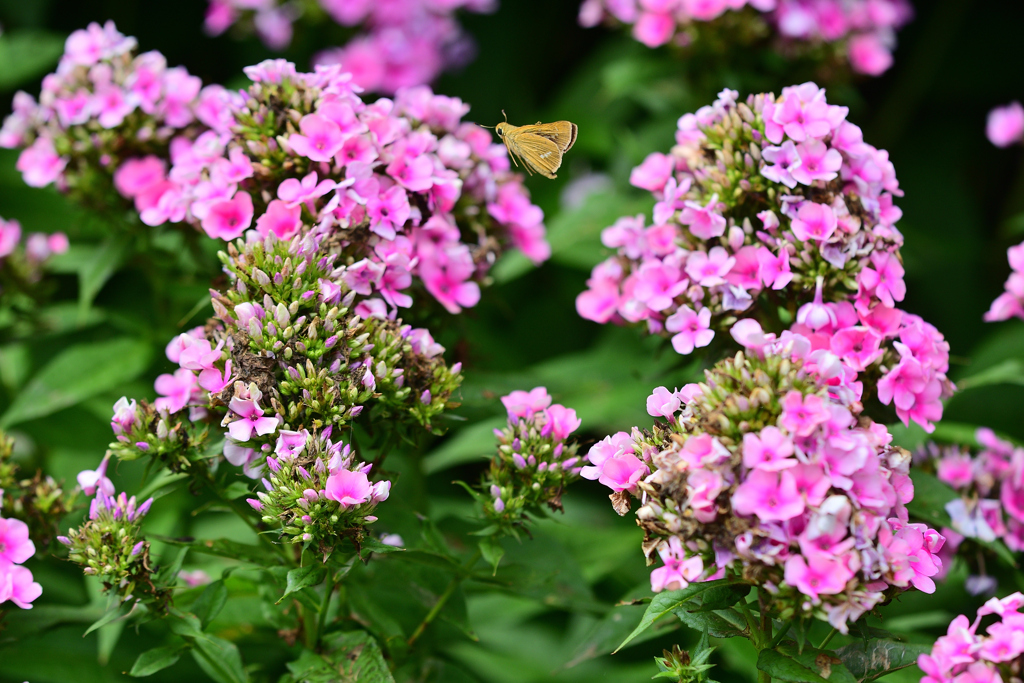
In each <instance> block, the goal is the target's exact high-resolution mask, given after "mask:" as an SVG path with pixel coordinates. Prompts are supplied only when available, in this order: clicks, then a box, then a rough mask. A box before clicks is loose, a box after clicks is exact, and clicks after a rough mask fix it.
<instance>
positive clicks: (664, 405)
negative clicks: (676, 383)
mask: <svg viewBox="0 0 1024 683" xmlns="http://www.w3.org/2000/svg"><path fill="white" fill-rule="evenodd" d="M681 405H682V402H681V401H680V400H679V397H678V396H676V394H675V393H673V392H671V391H669V390H668V389H666V388H665V387H658V388H657V389H655V390H654V393H652V394H651V395H650V396H648V397H647V414H648V415H650V416H651V417H665V418H672V417H673V416H674V415H675V414H676V413H677V412H678V411H679V407H680V406H681Z"/></svg>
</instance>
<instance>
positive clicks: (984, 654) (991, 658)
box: [917, 593, 1024, 683]
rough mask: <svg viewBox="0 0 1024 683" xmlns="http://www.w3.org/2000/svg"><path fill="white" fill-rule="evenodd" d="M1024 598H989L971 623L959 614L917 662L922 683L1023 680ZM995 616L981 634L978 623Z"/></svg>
mask: <svg viewBox="0 0 1024 683" xmlns="http://www.w3.org/2000/svg"><path fill="white" fill-rule="evenodd" d="M1021 607H1024V595H1021V594H1020V593H1013V594H1012V595H1008V596H1006V597H1005V598H1003V599H1001V600H1000V599H997V598H992V599H991V600H989V601H988V602H986V603H985V604H984V605H982V606H981V607H980V608H979V609H978V614H977V616H976V617H975V619H974V621H973V622H972V621H970V620H969V619H968V618H967V616H966V615H964V614H961V615H959V616H958V617H957V618H956V619H954V620H953V621H952V622H950V624H949V629H948V630H947V632H946V635H944V636H942V637H941V638H939V639H938V640H936V641H935V645H934V647H932V653H931V654H930V655H924V654H923V655H921V656H919V657H918V658H917V665H918V666H919V667H921V670H922V671H924V673H925V675H924V676H922V677H921V683H1002V682H1003V681H1008V682H1010V683H1016V682H1017V681H1020V680H1022V678H1024V667H1022V657H1021V656H1022V655H1024V637H1021V634H1022V633H1024V614H1021V611H1020V609H1021ZM988 616H994V617H996V619H997V620H996V621H994V622H992V623H990V624H989V625H988V626H987V627H986V628H985V632H984V633H983V634H979V633H978V627H979V626H981V620H982V619H983V618H984V617H988Z"/></svg>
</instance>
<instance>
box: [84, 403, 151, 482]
mask: <svg viewBox="0 0 1024 683" xmlns="http://www.w3.org/2000/svg"><path fill="white" fill-rule="evenodd" d="M138 423H139V415H138V406H137V405H136V403H135V399H132V400H131V401H129V400H128V399H127V397H125V396H122V397H121V398H119V399H117V403H115V404H114V416H113V417H112V418H111V419H110V429H111V430H113V432H114V434H115V435H116V436H117V439H118V440H119V441H127V440H128V435H129V434H131V432H132V429H133V428H134V427H135V425H137V424H138ZM87 495H90V496H91V495H92V493H91V492H90V493H88V494H87Z"/></svg>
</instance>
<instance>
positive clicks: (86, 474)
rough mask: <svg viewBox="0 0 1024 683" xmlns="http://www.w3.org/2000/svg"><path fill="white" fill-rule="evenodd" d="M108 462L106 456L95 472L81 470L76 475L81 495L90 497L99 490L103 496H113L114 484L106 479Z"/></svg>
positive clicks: (107, 456) (108, 456) (108, 459)
mask: <svg viewBox="0 0 1024 683" xmlns="http://www.w3.org/2000/svg"><path fill="white" fill-rule="evenodd" d="M109 461H110V455H109V454H108V455H105V456H104V457H103V460H101V461H100V466H99V467H97V468H96V469H95V470H82V471H81V472H79V473H78V477H77V479H78V485H79V486H80V487H81V488H82V493H84V494H85V495H87V496H91V495H93V494H95V493H96V490H97V489H99V490H100V491H102V492H103V494H104V495H107V496H113V495H114V482H112V481H110V479H108V478H107V463H108V462H109Z"/></svg>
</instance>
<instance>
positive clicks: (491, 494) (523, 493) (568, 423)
mask: <svg viewBox="0 0 1024 683" xmlns="http://www.w3.org/2000/svg"><path fill="white" fill-rule="evenodd" d="M501 402H502V403H503V404H504V405H505V409H506V410H507V411H508V425H507V426H506V427H505V428H504V429H495V430H494V435H495V436H496V437H497V438H498V453H497V455H495V457H494V458H493V459H492V460H491V466H490V468H489V469H488V471H487V472H486V473H485V474H484V476H483V480H482V482H481V484H480V490H481V491H482V492H483V493H481V494H478V495H477V498H478V499H479V500H481V501H482V502H483V510H484V516H485V517H486V518H487V519H488V520H490V521H492V522H494V523H495V524H496V525H497V526H498V529H499V530H506V531H507V530H511V529H513V528H514V527H516V526H522V524H523V523H524V521H525V519H526V514H527V513H533V514H541V511H542V510H543V508H544V506H547V507H548V508H550V509H551V510H552V511H555V510H558V511H560V510H562V493H563V492H564V491H565V488H566V487H567V486H568V485H569V484H571V483H572V482H574V481H575V480H576V479H578V478H579V474H580V465H579V460H580V459H579V457H577V455H576V451H577V449H578V448H579V446H578V444H577V443H576V442H575V441H572V442H567V439H568V438H569V435H570V434H572V433H573V432H574V431H576V430H577V429H578V428H579V426H580V419H579V418H578V417H576V411H575V410H573V409H572V408H566V407H565V406H563V405H559V404H558V403H555V404H554V405H552V403H551V396H549V395H548V392H547V389H545V388H544V387H536V388H535V389H532V390H530V391H528V392H527V391H513V392H512V393H511V394H509V395H508V396H503V397H502V398H501Z"/></svg>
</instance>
